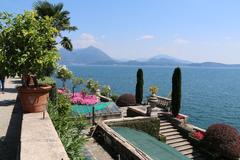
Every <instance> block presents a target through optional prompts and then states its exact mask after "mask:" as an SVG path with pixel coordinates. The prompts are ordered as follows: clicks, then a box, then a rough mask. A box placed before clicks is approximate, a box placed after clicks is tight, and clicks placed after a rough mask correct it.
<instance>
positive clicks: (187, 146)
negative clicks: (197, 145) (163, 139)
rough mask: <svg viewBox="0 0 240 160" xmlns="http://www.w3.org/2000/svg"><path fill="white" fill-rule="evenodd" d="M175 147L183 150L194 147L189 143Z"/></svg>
mask: <svg viewBox="0 0 240 160" xmlns="http://www.w3.org/2000/svg"><path fill="white" fill-rule="evenodd" d="M175 149H176V150H178V151H180V152H181V151H185V150H188V149H193V146H192V145H189V144H188V145H184V146H179V147H175Z"/></svg>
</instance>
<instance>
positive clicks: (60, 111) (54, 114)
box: [48, 94, 87, 160]
mask: <svg viewBox="0 0 240 160" xmlns="http://www.w3.org/2000/svg"><path fill="white" fill-rule="evenodd" d="M48 113H49V115H50V117H51V120H52V121H53V124H54V126H55V128H56V130H57V133H58V135H59V137H60V139H61V141H62V143H63V145H64V148H65V150H66V152H67V154H68V156H69V158H70V159H72V160H82V159H84V158H83V153H82V147H83V144H84V142H85V141H86V138H85V137H84V135H83V133H82V130H83V129H84V128H85V127H86V126H87V122H86V120H85V119H84V118H82V117H79V116H73V115H72V113H71V103H70V98H69V97H67V96H65V95H62V94H57V101H56V102H53V101H50V102H49V104H48Z"/></svg>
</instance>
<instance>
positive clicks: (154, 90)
mask: <svg viewBox="0 0 240 160" xmlns="http://www.w3.org/2000/svg"><path fill="white" fill-rule="evenodd" d="M149 92H150V93H151V94H152V97H154V96H156V95H157V93H158V87H157V86H151V87H149Z"/></svg>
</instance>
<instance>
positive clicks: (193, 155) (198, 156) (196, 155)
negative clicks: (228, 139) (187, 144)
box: [185, 148, 204, 160]
mask: <svg viewBox="0 0 240 160" xmlns="http://www.w3.org/2000/svg"><path fill="white" fill-rule="evenodd" d="M185 156H186V157H188V158H190V159H194V160H195V159H199V160H200V159H202V158H203V157H202V156H201V154H200V153H199V152H198V151H197V150H196V149H195V148H193V153H189V154H186V155H185ZM203 159H204V158H203Z"/></svg>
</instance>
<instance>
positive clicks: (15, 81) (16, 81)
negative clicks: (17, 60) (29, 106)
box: [11, 79, 22, 84]
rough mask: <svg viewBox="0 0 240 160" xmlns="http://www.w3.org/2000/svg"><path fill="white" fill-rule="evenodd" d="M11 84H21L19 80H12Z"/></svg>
mask: <svg viewBox="0 0 240 160" xmlns="http://www.w3.org/2000/svg"><path fill="white" fill-rule="evenodd" d="M11 82H12V83H13V84H21V83H22V81H21V80H19V79H16V80H12V81H11Z"/></svg>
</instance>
